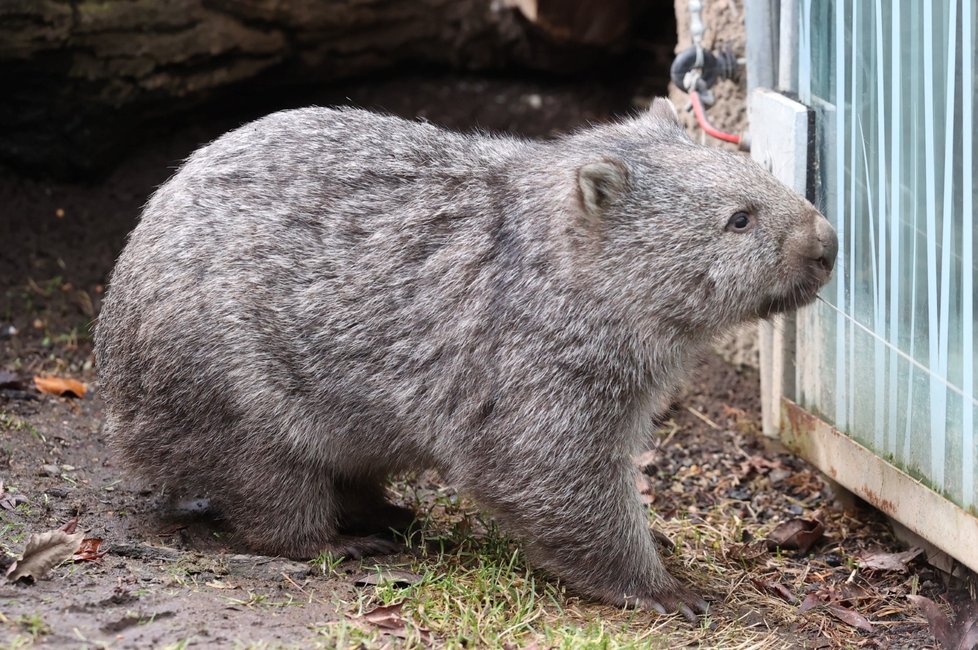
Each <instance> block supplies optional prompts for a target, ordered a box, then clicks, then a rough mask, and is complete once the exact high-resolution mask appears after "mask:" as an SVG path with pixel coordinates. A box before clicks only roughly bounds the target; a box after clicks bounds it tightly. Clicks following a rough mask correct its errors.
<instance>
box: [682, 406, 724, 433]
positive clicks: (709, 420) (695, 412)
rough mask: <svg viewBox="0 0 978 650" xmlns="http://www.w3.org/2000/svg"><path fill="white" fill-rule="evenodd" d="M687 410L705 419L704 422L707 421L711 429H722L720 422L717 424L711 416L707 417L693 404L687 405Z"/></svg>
mask: <svg viewBox="0 0 978 650" xmlns="http://www.w3.org/2000/svg"><path fill="white" fill-rule="evenodd" d="M686 410H687V411H689V412H690V413H692V414H693V415H695V416H696V417H698V418H699V419H701V420H703V422H705V423H706V424H707V426H709V427H710V428H711V429H716V430H717V431H719V430H720V425H719V424H717V423H716V422H714V421H713V420H711V419H710V418H708V417H706V416H705V415H703V414H702V413H700V412H699V411H697V410H696V409H694V408H693V407H692V406H687V407H686Z"/></svg>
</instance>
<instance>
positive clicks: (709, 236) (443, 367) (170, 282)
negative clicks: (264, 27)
mask: <svg viewBox="0 0 978 650" xmlns="http://www.w3.org/2000/svg"><path fill="white" fill-rule="evenodd" d="M836 248H837V243H836V236H835V232H834V231H833V229H832V227H831V226H830V225H829V223H828V222H827V221H826V220H825V218H823V217H822V216H821V215H820V214H819V213H818V211H817V210H816V209H815V208H814V207H813V206H812V205H811V204H809V203H808V202H807V201H805V200H804V199H803V198H801V197H799V196H797V195H796V194H794V193H793V192H791V191H789V190H788V189H787V188H786V187H784V186H782V185H781V184H780V183H778V182H777V181H776V180H775V179H774V178H773V177H772V176H771V175H770V174H769V173H767V172H766V171H764V170H763V169H761V168H760V167H758V166H757V165H756V164H755V163H753V162H752V161H751V160H750V159H749V158H747V157H745V156H743V155H738V154H734V153H728V152H724V151H720V150H717V149H714V148H708V147H705V146H699V145H696V144H694V143H693V142H692V141H690V140H689V139H688V137H687V136H686V134H685V132H684V131H683V129H682V128H681V126H680V125H679V122H678V120H677V117H676V114H675V111H674V110H673V108H672V106H671V104H669V103H668V101H666V100H662V99H658V100H656V101H655V102H654V103H653V105H652V107H651V109H650V110H649V111H647V112H644V113H643V114H641V115H638V116H635V117H633V118H631V119H627V120H624V121H620V122H618V123H612V124H606V125H601V126H594V127H592V128H589V129H586V130H582V131H580V132H578V133H573V134H571V135H567V136H564V137H560V138H557V139H554V140H552V141H547V142H533V141H525V140H520V139H516V138H511V137H500V136H491V135H484V134H468V135H462V134H456V133H451V132H447V131H444V130H442V129H440V128H437V127H435V126H432V125H430V124H425V123H415V122H408V121H404V120H401V119H397V118H394V117H388V116H382V115H377V114H373V113H369V112H365V111H362V110H352V109H336V110H334V109H326V108H308V109H300V110H289V111H283V112H279V113H275V114H273V115H270V116H268V117H265V118H263V119H260V120H258V121H256V122H253V123H251V124H247V125H245V126H243V127H241V128H239V129H237V130H235V131H232V132H230V133H228V134H226V135H224V136H223V137H221V138H219V139H218V140H216V141H214V142H212V143H211V144H208V145H207V146H204V147H203V148H201V149H199V150H198V151H197V152H196V153H194V154H192V155H191V156H190V157H189V158H188V159H187V160H186V162H185V163H184V165H183V166H182V167H181V168H180V169H179V171H177V173H176V174H175V175H174V176H173V177H172V178H171V179H170V180H169V181H167V182H166V183H165V184H164V185H162V186H161V187H160V188H159V189H158V190H157V191H156V193H155V194H154V195H153V196H152V198H151V199H150V200H149V202H148V203H147V205H146V207H145V210H144V212H143V214H142V218H141V220H140V222H139V224H138V226H137V227H136V228H135V230H134V231H133V232H132V234H131V236H130V238H129V241H128V244H127V245H126V247H125V250H123V252H122V254H121V256H120V258H119V260H118V264H117V265H116V267H115V271H114V272H113V275H112V277H111V282H110V287H109V290H108V293H107V296H106V299H105V303H104V307H103V309H102V313H101V316H100V317H99V321H98V325H97V330H96V355H97V362H98V368H99V372H100V376H101V379H100V381H101V390H102V394H103V395H104V397H105V400H106V405H107V406H106V423H105V427H106V431H107V433H108V436H109V439H110V441H111V442H112V443H113V444H114V446H115V447H116V448H117V449H118V451H119V452H121V455H122V457H123V458H124V459H125V461H126V462H127V463H128V465H130V466H131V467H132V468H135V470H137V471H138V473H139V474H141V475H142V476H143V477H146V478H148V479H150V480H154V481H158V482H165V483H166V485H168V486H181V487H183V488H186V489H188V490H191V491H196V492H197V493H198V494H202V493H206V494H207V495H209V497H210V498H211V500H212V502H213V503H215V505H216V506H218V507H219V508H221V509H222V510H223V512H224V513H225V514H226V516H227V519H228V521H230V522H232V524H233V525H234V526H235V527H236V529H237V531H238V532H239V534H240V536H241V537H242V539H243V541H244V542H245V543H246V544H248V545H250V547H252V548H253V549H254V550H256V551H259V552H263V553H268V554H279V555H283V556H288V557H291V558H298V559H302V558H309V557H312V556H315V555H317V554H318V553H320V552H321V551H324V550H329V551H332V552H334V553H338V554H346V555H349V556H353V557H358V556H361V555H365V554H370V553H384V552H390V551H393V550H395V548H396V546H395V544H394V542H393V541H392V540H393V537H392V536H385V535H384V531H387V532H388V533H389V530H388V528H389V526H391V525H395V526H404V525H407V524H408V523H409V522H410V520H411V518H412V516H411V514H410V513H408V512H405V511H404V509H402V508H398V507H395V506H394V505H392V504H390V503H388V502H387V501H386V499H385V496H384V486H385V480H386V479H387V477H388V476H389V475H391V474H392V473H395V472H400V471H402V470H409V469H419V468H437V469H438V470H440V472H441V474H442V476H443V477H444V478H445V479H446V480H448V481H449V482H450V483H452V484H453V485H455V486H457V487H458V488H459V489H460V490H461V491H462V492H463V493H466V494H469V495H471V496H472V497H473V498H474V499H475V500H476V502H477V503H479V504H480V505H481V506H482V507H484V508H485V509H486V510H488V511H489V512H491V513H493V514H494V516H495V517H496V519H497V521H498V522H499V523H500V525H501V526H502V527H503V529H504V530H506V531H508V532H509V533H511V534H513V535H514V536H515V537H516V538H518V539H521V540H522V541H523V543H524V545H525V551H526V555H527V557H528V559H529V561H530V562H531V563H532V564H534V565H535V566H537V567H539V568H542V569H544V570H547V571H548V572H550V573H552V574H555V575H556V576H558V577H559V578H560V579H562V580H563V581H565V583H566V584H567V585H569V586H570V588H572V589H573V590H576V591H577V592H579V593H580V594H582V595H585V596H589V597H592V598H594V599H597V600H600V601H603V602H605V603H609V604H612V605H617V606H623V605H626V606H636V607H641V608H645V609H651V610H656V611H658V612H674V611H679V612H681V613H683V614H684V615H685V616H687V618H691V619H695V614H694V612H697V611H698V612H704V611H705V610H706V603H705V602H704V600H703V599H702V598H700V597H699V596H697V595H695V594H694V593H693V592H692V591H690V590H688V589H686V588H685V587H683V586H681V585H680V584H679V583H678V581H677V580H675V579H674V578H673V577H672V576H671V575H670V574H669V573H668V572H667V570H666V568H665V566H664V565H663V562H662V560H661V559H660V557H659V554H658V552H657V550H656V544H655V541H654V540H653V536H652V534H651V532H650V529H649V525H648V520H647V513H646V511H645V509H644V507H643V506H642V505H641V503H640V501H639V495H638V493H637V490H636V488H635V482H634V472H635V471H636V470H635V468H634V466H633V461H632V456H633V453H635V452H636V451H638V450H639V448H640V447H641V446H642V444H643V442H645V441H646V440H647V436H648V435H649V429H650V426H651V423H652V421H653V418H654V416H656V414H657V413H659V412H660V411H661V410H662V409H664V408H666V407H667V406H668V404H669V403H670V401H671V399H672V397H673V396H674V393H675V392H676V390H677V387H679V386H680V384H681V382H682V381H683V375H684V372H685V371H687V370H688V369H689V366H690V365H691V364H692V363H695V359H696V355H697V354H698V353H699V352H700V351H701V350H703V349H704V348H705V347H707V346H708V345H709V344H710V342H711V341H712V340H713V339H714V338H715V337H716V336H717V335H718V334H719V333H721V332H723V331H724V330H726V329H727V328H730V327H731V326H734V325H737V324H739V323H742V322H744V321H749V320H753V319H759V318H765V317H768V316H771V315H772V314H775V313H777V312H783V311H786V310H791V309H793V308H795V307H798V306H800V305H803V304H805V303H807V302H809V301H811V300H813V299H814V297H815V295H816V292H817V291H818V290H819V288H820V287H821V286H822V285H823V284H824V283H825V282H826V281H827V280H828V279H829V276H830V273H831V270H832V266H833V262H834V259H835V254H836Z"/></svg>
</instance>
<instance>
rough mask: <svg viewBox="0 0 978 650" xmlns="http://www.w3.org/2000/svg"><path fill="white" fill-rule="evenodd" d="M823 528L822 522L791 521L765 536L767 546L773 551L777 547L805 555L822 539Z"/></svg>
mask: <svg viewBox="0 0 978 650" xmlns="http://www.w3.org/2000/svg"><path fill="white" fill-rule="evenodd" d="M824 532H825V526H823V525H822V522H820V521H817V520H812V519H798V518H796V519H791V520H789V521H786V522H784V523H783V524H780V525H779V526H778V527H777V528H775V529H774V530H772V531H771V534H770V535H768V536H767V540H768V546H769V547H770V548H771V549H772V550H774V549H775V548H777V547H781V548H782V549H788V550H797V551H800V552H802V553H807V552H808V549H810V548H811V547H812V545H813V544H814V543H815V542H817V541H818V540H820V539H821V538H822V534H823V533H824Z"/></svg>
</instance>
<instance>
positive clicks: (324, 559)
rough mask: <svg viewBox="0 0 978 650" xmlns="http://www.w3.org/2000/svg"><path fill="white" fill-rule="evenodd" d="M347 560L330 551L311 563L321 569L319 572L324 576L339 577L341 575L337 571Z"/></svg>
mask: <svg viewBox="0 0 978 650" xmlns="http://www.w3.org/2000/svg"><path fill="white" fill-rule="evenodd" d="M345 560H346V558H344V557H343V556H342V555H340V556H336V555H333V554H332V553H330V552H329V551H323V552H322V553H320V554H319V555H318V556H316V557H315V558H314V559H312V560H310V561H309V563H310V564H312V565H313V566H316V567H319V570H320V571H321V572H322V574H323V575H324V576H339V575H340V573H339V571H338V570H337V569H338V568H339V566H340V565H341V564H343V562H344V561H345Z"/></svg>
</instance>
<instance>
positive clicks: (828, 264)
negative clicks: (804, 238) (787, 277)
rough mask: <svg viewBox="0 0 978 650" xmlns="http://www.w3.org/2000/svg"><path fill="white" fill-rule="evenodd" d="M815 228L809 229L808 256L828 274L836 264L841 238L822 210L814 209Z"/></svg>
mask: <svg viewBox="0 0 978 650" xmlns="http://www.w3.org/2000/svg"><path fill="white" fill-rule="evenodd" d="M812 213H813V221H814V223H813V229H812V231H809V233H810V234H809V237H810V239H809V243H808V246H807V249H808V250H807V251H806V256H807V257H808V258H809V259H812V260H814V261H815V262H817V263H818V265H819V267H821V268H822V269H823V270H824V271H825V273H826V281H828V275H829V274H831V273H832V268H833V267H834V266H835V257H836V255H837V254H838V252H839V238H838V237H837V236H836V234H835V228H833V227H832V224H830V223H829V221H828V219H826V218H825V217H823V216H822V213H821V212H817V211H815V210H812Z"/></svg>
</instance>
